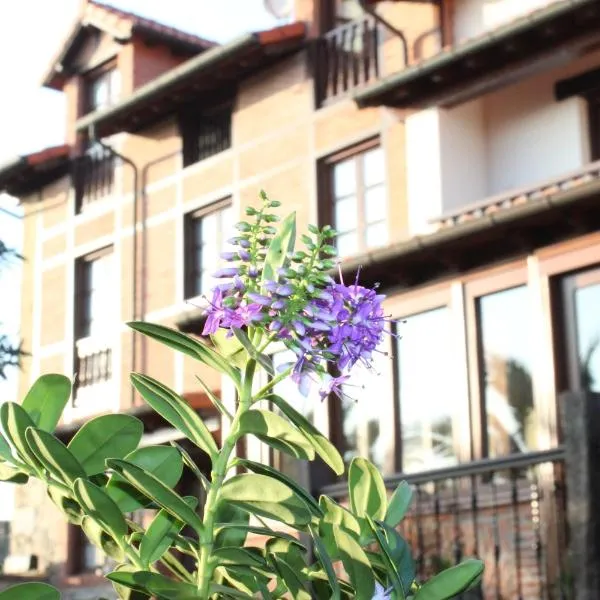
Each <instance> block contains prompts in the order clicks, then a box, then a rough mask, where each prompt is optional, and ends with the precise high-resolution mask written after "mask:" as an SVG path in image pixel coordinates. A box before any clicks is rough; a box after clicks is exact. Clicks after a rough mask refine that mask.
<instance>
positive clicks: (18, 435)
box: [0, 402, 42, 471]
mask: <svg viewBox="0 0 600 600" xmlns="http://www.w3.org/2000/svg"><path fill="white" fill-rule="evenodd" d="M0 423H2V429H3V431H4V433H5V435H6V437H7V438H8V440H9V441H10V443H11V444H12V446H13V447H14V448H15V450H16V452H17V455H18V457H19V458H20V459H21V460H22V461H23V462H24V463H26V464H27V465H28V466H30V467H31V468H33V469H34V470H36V471H39V470H40V469H41V467H42V465H41V463H40V461H39V460H38V459H37V457H36V455H35V452H33V451H32V450H31V448H30V447H29V444H28V443H27V438H26V437H25V431H26V430H27V428H28V427H34V423H33V421H32V420H31V418H30V417H29V415H28V414H27V413H26V412H25V410H24V409H23V408H22V407H21V406H20V405H19V404H15V403H14V402H5V403H4V404H2V406H0Z"/></svg>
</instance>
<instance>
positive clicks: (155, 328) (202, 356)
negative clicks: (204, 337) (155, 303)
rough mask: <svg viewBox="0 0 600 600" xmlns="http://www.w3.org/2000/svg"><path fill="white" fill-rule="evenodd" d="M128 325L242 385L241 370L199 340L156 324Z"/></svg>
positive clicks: (135, 323) (140, 323) (139, 323)
mask: <svg viewBox="0 0 600 600" xmlns="http://www.w3.org/2000/svg"><path fill="white" fill-rule="evenodd" d="M128 325H129V327H131V329H133V330H134V331H139V332H140V333H143V334H144V335H147V336H148V337H151V338H152V339H155V340H157V341H158V342H161V343H162V344H164V345H165V346H169V348H173V349H174V350H178V351H179V352H183V353H184V354H187V355H188V356H191V357H192V358H195V359H196V360H199V361H201V362H203V363H204V364H205V365H208V366H209V367H212V368H213V369H216V370H217V371H220V372H221V373H224V374H225V375H227V376H228V377H229V378H230V379H231V380H232V381H233V382H234V383H235V384H236V386H239V385H240V382H241V376H240V371H239V369H236V368H235V367H234V366H233V365H231V364H230V363H229V362H228V361H227V360H226V359H225V358H224V357H222V356H221V355H220V354H218V353H217V352H215V351H214V350H213V349H212V348H210V347H209V346H207V345H206V344H204V343H202V342H200V341H199V340H195V339H194V338H192V337H190V336H188V335H185V334H184V333H181V332H180V331H176V330H174V329H170V328H169V327H164V326H163V325H157V324H156V323H144V322H139V321H138V322H132V323H128Z"/></svg>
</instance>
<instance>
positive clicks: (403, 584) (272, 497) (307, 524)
mask: <svg viewBox="0 0 600 600" xmlns="http://www.w3.org/2000/svg"><path fill="white" fill-rule="evenodd" d="M278 205H279V203H277V202H274V201H270V200H269V199H268V198H267V197H266V196H265V195H264V194H263V195H262V205H261V207H260V208H259V209H256V208H249V209H247V211H246V212H247V215H248V217H249V218H250V221H249V222H241V223H238V225H237V226H236V228H237V235H236V237H234V238H233V239H231V240H230V244H231V245H232V247H234V248H235V250H234V251H232V252H228V253H225V256H224V258H225V259H226V260H227V261H228V262H229V265H230V266H228V267H226V268H224V269H222V270H221V272H220V273H219V274H218V275H219V276H220V277H223V278H224V280H223V283H221V284H219V285H218V286H217V287H216V289H215V290H214V293H213V295H212V298H211V299H210V301H209V306H208V309H207V320H206V325H205V327H204V333H205V334H206V335H207V336H210V338H211V343H205V342H204V341H200V340H198V339H195V338H193V337H189V336H187V335H184V334H182V333H180V332H178V331H175V330H172V329H169V328H166V327H163V326H161V325H155V324H150V323H139V322H136V323H130V324H129V325H130V327H131V328H132V329H133V330H135V331H137V332H139V333H142V334H144V335H147V336H149V337H151V338H153V339H154V340H157V341H158V342H160V343H162V344H165V345H167V346H169V347H170V348H172V349H174V350H176V351H178V352H182V353H184V354H186V355H188V356H191V357H193V358H194V359H196V360H198V361H199V362H200V363H203V364H204V365H205V366H206V367H209V368H211V369H216V370H217V371H218V372H219V373H221V374H222V375H224V376H226V377H228V378H229V379H231V381H232V382H233V384H234V386H235V389H236V391H237V400H236V404H235V408H234V410H232V411H231V412H230V410H229V409H228V407H226V406H225V405H224V404H223V403H222V401H221V400H220V399H219V398H218V397H217V396H216V395H215V394H213V393H212V392H211V391H210V389H209V388H208V386H207V385H205V384H204V383H203V382H202V380H201V379H199V382H200V385H201V386H202V388H203V389H204V391H205V393H206V395H207V396H208V397H209V398H210V400H211V401H212V402H213V403H214V405H215V407H216V408H217V409H218V411H219V412H220V413H221V415H222V418H223V419H224V420H225V421H227V422H228V424H229V427H228V434H227V435H226V437H225V438H224V439H223V441H222V445H221V447H220V448H219V447H218V446H217V444H216V443H215V440H214V438H213V437H212V435H211V433H210V432H209V430H208V428H207V427H206V425H205V424H204V423H203V421H202V420H201V418H200V417H199V415H198V414H197V413H196V412H195V411H194V410H193V409H192V408H191V407H190V406H189V405H188V404H187V402H186V401H185V400H184V399H183V398H182V397H180V396H179V395H177V394H176V393H175V392H174V391H172V390H170V389H169V388H168V387H166V386H165V385H163V384H162V383H160V382H159V381H156V380H155V379H153V378H152V377H150V376H148V375H145V374H141V373H134V374H132V375H131V381H132V383H133V385H134V387H135V388H136V390H137V391H138V392H139V393H140V395H141V396H142V397H143V398H144V400H145V401H146V402H147V403H148V404H149V405H150V407H151V408H152V409H154V410H155V411H156V412H158V413H159V414H160V415H161V416H162V417H163V418H164V419H165V420H166V421H168V422H169V423H170V424H171V425H173V427H175V428H176V429H177V430H178V431H179V432H181V434H182V436H183V437H185V438H187V440H189V442H191V443H192V444H194V445H195V446H197V447H198V448H199V449H200V450H202V451H204V452H205V453H206V454H207V455H208V457H209V459H210V462H211V465H212V468H211V473H210V477H209V478H207V477H205V475H204V474H203V473H201V472H200V470H199V469H198V467H197V466H196V464H195V463H194V462H193V460H192V459H191V458H190V456H189V455H188V454H187V453H186V451H185V450H184V449H183V448H182V447H180V446H179V445H177V444H172V445H170V446H147V447H139V444H140V441H141V439H142V433H143V425H142V423H141V421H139V420H138V419H136V418H135V417H133V416H131V415H127V414H111V415H102V416H98V417H96V418H94V419H92V420H90V421H88V422H87V423H85V424H84V425H83V426H82V427H81V428H80V430H79V431H78V432H77V433H76V435H75V436H74V437H73V438H72V440H71V441H70V443H69V444H68V446H65V445H64V444H63V443H62V442H60V441H59V440H58V439H57V437H56V436H55V435H53V431H54V430H55V428H56V426H57V424H58V422H59V419H60V415H61V413H62V411H63V409H64V407H65V405H66V403H67V401H68V399H69V396H70V394H71V383H70V381H69V380H68V379H67V378H65V377H64V376H62V375H45V376H43V377H41V378H40V379H39V380H38V381H37V382H36V383H35V384H34V386H33V387H32V389H31V391H30V392H29V393H28V394H27V396H26V397H25V399H24V400H23V402H22V404H15V403H10V402H9V403H6V404H4V405H2V407H1V408H0V422H1V424H2V429H3V431H4V437H0V459H1V462H0V479H2V480H4V481H12V482H14V483H17V484H24V483H26V482H27V480H28V479H29V478H30V477H33V478H36V479H39V480H41V481H42V482H43V483H44V485H45V486H46V488H47V492H48V495H49V497H50V499H51V500H52V502H54V504H55V505H56V506H57V507H58V508H59V509H60V510H61V511H62V513H63V514H64V516H65V518H66V519H67V520H68V521H69V522H70V523H73V524H75V525H78V526H80V527H81V528H82V529H83V532H84V533H85V535H86V536H87V537H88V539H89V540H90V542H91V543H92V544H94V545H96V546H97V547H99V548H101V549H102V551H103V552H104V553H105V554H106V555H107V556H109V557H110V558H111V559H113V560H114V561H116V563H117V565H118V566H117V567H116V568H115V569H114V570H113V571H112V572H111V573H108V575H107V577H108V579H109V580H110V581H111V582H112V583H113V586H114V588H115V590H116V593H117V594H118V596H119V598H122V599H130V600H133V599H136V600H138V599H143V598H160V599H166V600H183V599H192V598H196V599H198V598H200V599H208V598H224V599H228V598H231V599H234V598H236V599H237V598H265V599H278V598H293V599H298V600H303V599H310V598H318V599H321V598H323V599H325V598H332V599H334V600H341V599H350V598H357V599H359V600H362V599H365V600H371V599H373V598H390V599H394V600H405V599H413V600H442V599H444V598H453V597H454V596H455V595H457V594H459V593H461V592H463V591H465V590H466V589H468V588H469V587H471V586H473V585H475V584H476V583H477V582H478V581H479V579H480V577H481V573H482V570H483V565H482V563H481V562H480V561H478V560H467V561H465V562H463V563H461V564H460V565H457V566H455V567H453V568H450V569H448V570H446V571H443V572H442V573H440V574H438V575H437V576H435V577H434V578H433V579H431V580H429V581H427V582H425V583H423V582H419V581H418V580H417V579H416V576H415V563H414V561H413V558H412V555H411V551H410V548H409V547H408V544H407V542H406V541H405V540H404V539H403V537H402V536H401V535H400V534H399V532H398V531H397V529H396V528H397V526H398V524H399V523H400V522H401V521H402V519H403V518H404V516H405V513H406V511H407V509H408V507H409V504H410V500H411V489H410V486H408V485H407V484H406V483H402V484H400V485H399V486H398V488H397V489H396V490H395V491H394V492H393V494H392V495H391V497H389V498H388V495H387V493H386V487H385V485H384V481H383V479H382V477H381V475H380V473H379V472H378V471H377V469H376V468H375V467H374V466H373V465H372V464H371V463H369V462H368V461H367V460H365V459H363V458H356V459H354V460H353V461H352V463H351V465H350V467H349V469H348V473H347V478H348V498H349V505H348V506H343V505H342V504H339V503H337V502H336V501H334V500H333V499H331V498H329V497H327V496H321V497H320V498H319V499H318V500H317V499H315V498H313V497H312V496H311V494H310V493H309V492H308V491H307V490H305V489H303V488H302V487H301V486H300V485H299V484H298V483H297V482H296V481H294V480H293V479H291V478H289V477H287V476H286V475H285V474H283V473H281V472H279V471H277V470H275V469H273V468H272V467H270V466H268V465H264V464H260V463H257V462H253V461H252V460H249V459H247V458H241V457H235V456H234V452H233V451H234V448H236V445H237V443H238V442H239V441H240V440H241V439H242V438H243V437H244V436H255V437H257V438H258V439H260V440H261V441H262V442H264V443H266V444H268V445H270V446H271V447H272V448H274V449H275V450H277V451H278V452H285V453H287V454H290V455H292V456H293V457H295V458H298V459H304V460H314V459H315V458H316V457H317V456H318V457H320V458H321V459H322V460H323V461H324V462H325V463H326V464H327V465H328V466H329V467H330V468H331V469H332V470H333V471H334V472H335V473H336V474H337V475H338V476H340V475H342V474H343V473H344V463H343V460H342V458H341V456H340V455H339V453H338V452H337V450H336V449H335V447H334V446H333V445H332V444H331V443H330V441H329V440H328V439H327V438H326V437H325V436H323V435H322V434H321V433H320V432H319V431H318V430H317V429H316V428H315V427H314V426H313V425H312V424H311V423H310V422H309V421H308V420H306V419H305V418H304V417H303V416H302V415H301V414H300V413H299V412H297V411H296V410H295V409H294V407H293V406H292V405H291V404H290V403H288V402H286V400H285V399H284V398H281V397H279V396H277V395H276V394H275V392H274V389H275V386H276V385H277V383H278V382H280V381H282V380H283V379H285V378H288V377H291V378H292V379H293V380H294V381H295V382H296V383H297V384H298V385H299V386H300V388H301V390H303V391H305V392H306V390H307V388H309V387H310V386H311V385H316V386H318V387H319V391H320V393H321V396H322V397H325V396H326V395H328V394H330V393H337V394H342V393H343V384H344V382H345V381H346V380H347V378H348V376H349V375H348V374H349V372H350V371H351V370H352V369H353V368H355V367H357V365H358V367H357V368H369V367H370V365H371V359H372V353H373V352H375V351H376V349H377V346H378V345H379V343H380V341H381V339H382V336H383V335H384V334H385V331H386V329H387V328H386V319H385V316H384V313H383V309H382V300H383V296H381V295H378V294H377V292H376V291H375V290H372V289H367V288H365V287H362V286H361V285H359V283H358V280H357V281H355V282H353V283H352V284H350V285H346V284H345V283H344V282H343V281H339V282H336V281H334V279H333V278H332V277H331V275H330V272H331V270H332V268H333V267H334V266H335V264H334V261H333V259H332V257H333V256H334V254H335V250H334V248H333V246H332V245H331V241H332V239H333V237H334V236H335V232H334V231H333V230H332V229H331V227H324V228H323V229H318V228H316V227H310V234H311V235H303V236H302V238H301V239H302V242H303V244H304V249H301V250H297V249H296V247H295V237H296V235H295V233H296V232H295V228H296V226H295V216H294V215H293V214H292V215H290V216H289V217H287V218H286V219H285V220H284V221H283V223H282V224H281V226H280V227H279V228H276V227H275V225H274V223H276V222H277V221H278V219H277V217H276V216H275V215H274V214H272V209H273V208H276V207H277V206H278ZM275 343H279V344H281V343H283V344H284V345H285V346H286V347H287V348H288V349H289V350H291V351H292V352H293V355H294V357H295V358H294V360H293V361H292V362H291V363H290V364H289V365H285V366H284V367H283V368H282V369H281V370H280V371H279V372H275V371H274V370H273V367H272V361H271V360H270V359H269V358H268V355H269V352H270V350H271V349H272V348H273V345H274V344H275ZM331 367H334V368H335V371H334V373H335V376H332V375H330V371H332V369H331ZM260 370H263V371H266V372H267V373H268V376H269V378H268V382H267V383H266V384H265V385H263V387H261V388H260V389H257V387H258V385H257V382H256V377H257V375H258V372H259V371H260ZM357 400H358V401H361V400H360V397H359V398H358V399H357ZM265 405H268V406H272V407H274V410H268V409H265V408H264V406H265ZM275 411H276V412H275ZM183 469H189V470H190V471H191V473H192V474H193V475H194V476H195V477H197V478H198V480H199V482H200V483H201V485H202V486H203V488H204V492H205V496H206V501H205V502H204V505H203V507H202V510H201V511H200V510H198V509H199V507H198V503H199V500H198V498H194V497H181V496H180V495H178V494H177V493H176V492H175V491H174V487H175V486H176V484H177V482H178V481H179V479H180V477H181V476H182V472H183ZM240 471H241V472H240ZM139 509H154V510H156V511H157V512H156V515H155V516H154V518H153V520H152V521H151V523H150V524H149V525H148V527H147V528H143V527H142V526H141V525H139V524H138V523H136V522H134V521H133V520H132V519H131V518H130V513H131V512H132V511H136V510H139ZM188 532H192V533H188ZM299 533H301V534H304V535H302V536H300V535H298V534H299ZM301 539H303V540H308V542H307V543H306V544H305V543H302V542H301V541H300V540H301ZM257 540H259V541H257ZM182 555H185V556H189V557H191V559H192V562H193V564H194V567H193V569H192V570H188V569H186V568H185V567H184V565H183V564H182V561H181V557H182ZM55 598H59V592H58V591H57V590H55V589H54V588H52V587H51V586H48V585H47V584H43V583H28V584H21V585H17V586H13V587H12V588H9V589H7V590H5V591H4V592H3V593H0V599H1V600H9V599H18V600H29V599H32V600H33V599H35V600H40V599H44V600H53V599H55Z"/></svg>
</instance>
